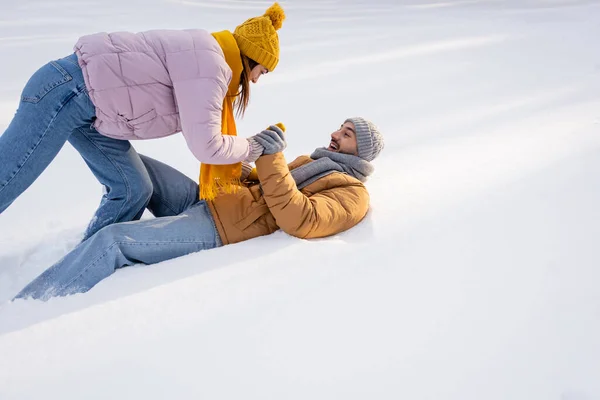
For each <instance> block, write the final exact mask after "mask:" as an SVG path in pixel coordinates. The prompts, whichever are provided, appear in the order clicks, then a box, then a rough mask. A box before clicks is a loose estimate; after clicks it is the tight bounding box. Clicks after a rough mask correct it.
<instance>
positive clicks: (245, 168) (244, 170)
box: [240, 161, 252, 182]
mask: <svg viewBox="0 0 600 400" xmlns="http://www.w3.org/2000/svg"><path fill="white" fill-rule="evenodd" d="M250 171H252V165H250V164H248V163H247V162H246V161H242V175H241V176H240V181H242V182H243V181H245V180H246V178H248V175H250Z"/></svg>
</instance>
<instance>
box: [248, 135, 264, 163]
mask: <svg viewBox="0 0 600 400" xmlns="http://www.w3.org/2000/svg"><path fill="white" fill-rule="evenodd" d="M254 138H255V136H250V137H249V138H248V139H246V140H248V143H249V144H250V153H248V156H247V157H246V159H245V160H244V161H243V162H246V163H253V162H255V161H256V160H258V157H260V156H262V154H263V152H264V151H265V149H264V148H263V147H262V146H261V145H260V143H258V142H257V141H256V140H255V139H254Z"/></svg>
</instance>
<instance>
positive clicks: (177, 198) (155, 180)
mask: <svg viewBox="0 0 600 400" xmlns="http://www.w3.org/2000/svg"><path fill="white" fill-rule="evenodd" d="M140 158H141V159H142V162H143V163H144V166H145V167H146V171H148V175H149V176H150V180H151V181H152V197H151V198H150V202H149V203H148V210H150V212H151V213H152V214H153V215H154V216H155V217H168V216H174V215H178V214H181V213H182V212H184V211H185V210H187V209H188V208H189V207H191V206H192V205H193V204H195V203H197V202H198V201H199V189H198V184H197V183H196V182H194V181H193V180H191V179H190V178H189V177H188V176H186V175H185V174H183V173H181V172H179V171H177V170H176V169H175V168H173V167H171V166H169V165H167V164H164V163H162V162H160V161H158V160H155V159H153V158H150V157H148V156H145V155H143V154H140Z"/></svg>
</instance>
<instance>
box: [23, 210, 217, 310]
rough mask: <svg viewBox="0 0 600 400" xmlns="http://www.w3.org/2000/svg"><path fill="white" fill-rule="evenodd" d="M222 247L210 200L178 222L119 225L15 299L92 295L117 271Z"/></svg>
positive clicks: (165, 220) (104, 231) (91, 240)
mask: <svg viewBox="0 0 600 400" xmlns="http://www.w3.org/2000/svg"><path fill="white" fill-rule="evenodd" d="M219 246H221V240H220V238H219V235H218V233H217V231H216V229H215V225H214V220H213V218H212V215H211V213H210V210H209V209H208V206H207V204H206V202H205V201H199V202H198V203H196V204H194V205H193V206H192V207H190V208H189V209H188V210H186V211H184V212H183V213H181V214H179V215H177V216H173V217H162V218H154V219H148V220H142V221H133V222H126V223H120V224H114V225H110V226H107V227H105V228H103V229H101V230H100V231H99V232H98V233H96V234H95V235H94V236H92V237H91V238H89V239H88V240H87V241H85V242H82V243H80V244H79V245H78V246H77V247H76V248H75V249H74V250H73V251H71V252H70V253H69V254H67V255H66V256H65V257H64V258H63V259H62V260H60V261H59V262H57V263H56V264H54V265H53V266H52V267H50V268H49V269H47V270H46V271H44V272H43V273H42V274H41V275H40V276H39V277H37V278H36V279H35V280H34V281H33V282H31V283H30V284H29V285H27V286H26V287H25V288H24V289H23V290H22V291H21V292H20V293H19V294H18V295H17V296H16V297H15V298H28V297H32V298H34V299H41V300H47V299H49V298H50V297H53V296H66V295H70V294H74V293H83V292H87V291H88V290H90V289H91V288H92V287H93V286H95V285H96V284H97V283H98V282H100V281H101V280H103V279H104V278H106V277H108V276H110V275H111V274H112V273H113V272H114V271H115V270H116V269H118V268H122V267H126V266H130V265H134V264H139V263H143V264H154V263H158V262H161V261H165V260H169V259H172V258H176V257H180V256H183V255H186V254H189V253H194V252H197V251H200V250H207V249H212V248H215V247H219Z"/></svg>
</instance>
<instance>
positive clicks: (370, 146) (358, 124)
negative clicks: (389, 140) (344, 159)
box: [344, 117, 383, 161]
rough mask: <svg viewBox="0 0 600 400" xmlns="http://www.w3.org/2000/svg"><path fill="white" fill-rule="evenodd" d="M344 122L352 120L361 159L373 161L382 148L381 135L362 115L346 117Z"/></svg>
mask: <svg viewBox="0 0 600 400" xmlns="http://www.w3.org/2000/svg"><path fill="white" fill-rule="evenodd" d="M344 122H352V123H353V124H354V129H355V130H356V144H357V145H358V156H359V157H360V158H362V159H363V160H367V161H373V160H374V159H375V157H377V156H378V155H379V152H381V150H383V136H382V135H381V132H379V129H377V127H376V126H375V124H374V123H372V122H371V121H367V120H366V119H364V118H362V117H353V118H348V119H347V120H346V121H344Z"/></svg>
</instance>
